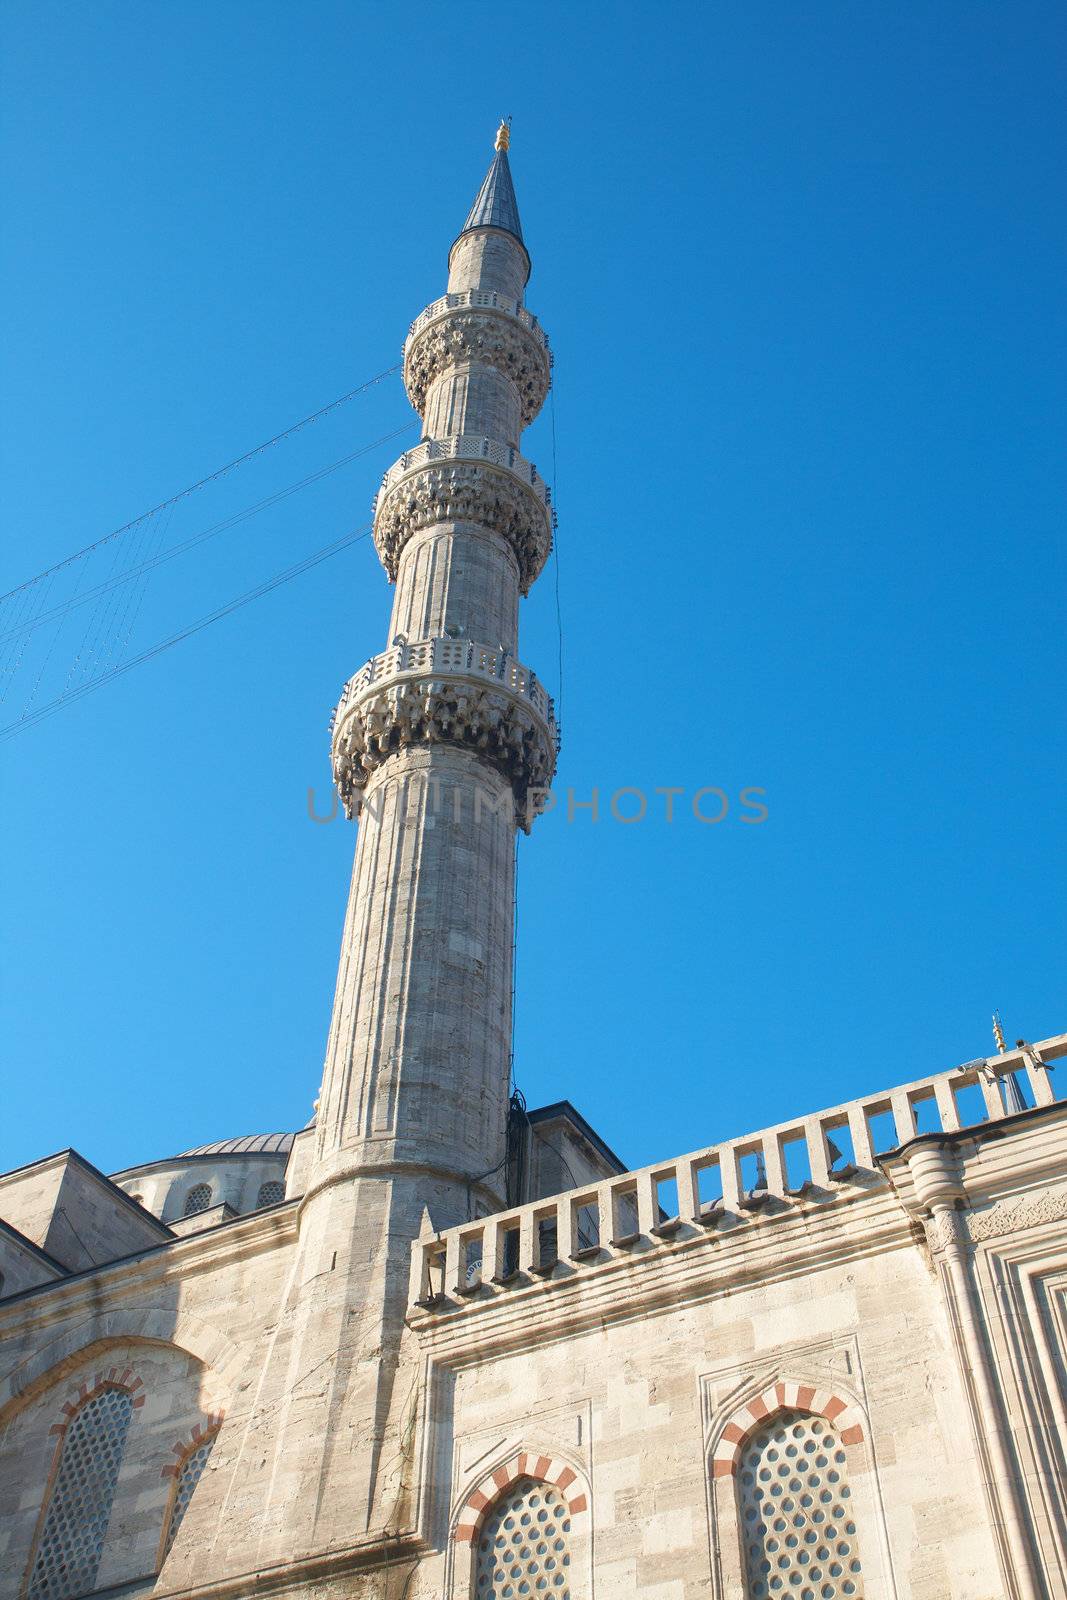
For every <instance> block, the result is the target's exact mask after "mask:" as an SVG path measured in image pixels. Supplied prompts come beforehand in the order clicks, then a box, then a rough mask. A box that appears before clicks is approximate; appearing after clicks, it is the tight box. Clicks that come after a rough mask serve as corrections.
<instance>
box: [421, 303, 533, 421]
mask: <svg viewBox="0 0 1067 1600" xmlns="http://www.w3.org/2000/svg"><path fill="white" fill-rule="evenodd" d="M474 361H480V362H482V363H484V364H485V365H486V366H491V367H496V369H497V371H498V372H502V373H503V374H504V376H505V377H506V378H510V379H511V381H512V383H513V384H514V385H515V388H516V389H517V390H518V394H519V404H520V406H521V408H522V409H521V415H522V426H523V427H524V428H528V427H529V426H530V423H531V422H532V421H533V420H534V418H535V417H536V416H537V413H538V412H539V411H540V409H541V407H542V406H543V405H544V403H545V396H546V395H547V393H548V386H549V382H550V380H551V373H550V369H549V360H548V350H547V348H546V347H545V344H544V341H543V340H542V339H540V338H538V337H537V335H536V334H535V333H533V332H532V330H531V329H529V328H526V327H524V326H523V324H522V323H521V322H519V321H518V319H517V318H515V317H511V316H508V314H507V313H506V312H503V311H488V310H487V311H471V310H460V309H456V310H453V311H450V312H448V313H447V314H446V315H444V316H442V317H439V318H438V319H437V320H436V321H435V322H431V323H430V324H429V325H428V326H427V327H425V328H423V329H421V330H420V331H419V332H418V333H417V334H415V336H414V337H413V338H412V340H411V342H410V343H409V345H408V347H407V351H406V353H405V356H404V385H405V387H406V389H407V392H408V398H409V399H410V401H411V403H412V405H413V406H414V407H415V410H416V411H417V412H418V413H419V415H420V416H422V415H423V414H424V413H425V410H426V395H427V392H428V390H429V387H430V385H431V384H432V383H433V382H434V381H435V379H437V378H440V377H441V376H442V375H443V374H444V373H446V372H448V371H450V370H451V369H452V368H453V367H458V366H462V365H465V364H466V363H468V362H474Z"/></svg>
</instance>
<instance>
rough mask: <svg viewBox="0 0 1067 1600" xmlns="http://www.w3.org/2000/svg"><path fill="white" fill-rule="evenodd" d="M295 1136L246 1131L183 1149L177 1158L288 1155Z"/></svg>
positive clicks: (177, 1159) (292, 1134)
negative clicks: (191, 1148) (212, 1142)
mask: <svg viewBox="0 0 1067 1600" xmlns="http://www.w3.org/2000/svg"><path fill="white" fill-rule="evenodd" d="M295 1138H296V1134H295V1133H246V1134H244V1135H243V1137H242V1138H240V1139H217V1140H216V1141H215V1143H214V1144H198V1145H197V1147H196V1149H195V1150H183V1151H182V1152H181V1154H180V1155H178V1156H176V1157H175V1160H176V1161H180V1160H182V1159H183V1157H185V1156H287V1155H288V1154H289V1152H290V1150H291V1149H292V1148H293V1140H294V1139H295Z"/></svg>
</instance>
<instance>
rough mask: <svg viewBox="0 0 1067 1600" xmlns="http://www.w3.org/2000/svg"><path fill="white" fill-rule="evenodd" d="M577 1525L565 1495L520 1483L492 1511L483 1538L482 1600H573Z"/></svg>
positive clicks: (478, 1580)
mask: <svg viewBox="0 0 1067 1600" xmlns="http://www.w3.org/2000/svg"><path fill="white" fill-rule="evenodd" d="M570 1529H571V1522H570V1516H569V1515H568V1512H567V1505H566V1502H565V1500H564V1499H563V1496H562V1495H561V1494H560V1492H559V1490H558V1489H557V1488H555V1486H554V1485H553V1484H550V1483H539V1482H537V1481H536V1480H535V1479H533V1478H520V1479H519V1480H518V1482H517V1483H514V1484H512V1486H511V1488H510V1489H509V1490H508V1491H507V1493H506V1494H505V1495H503V1496H502V1497H501V1498H500V1499H499V1500H498V1501H497V1502H496V1504H495V1505H494V1506H493V1507H492V1508H491V1509H490V1511H489V1513H488V1514H487V1516H486V1518H485V1521H484V1522H483V1523H482V1529H481V1532H480V1534H479V1535H478V1554H477V1561H476V1569H475V1570H476V1577H475V1583H474V1593H475V1595H476V1597H477V1600H498V1597H501V1600H503V1597H508V1600H510V1597H511V1596H513V1595H514V1596H518V1595H524V1596H525V1595H530V1596H531V1597H533V1596H537V1595H543V1596H544V1597H545V1600H549V1597H551V1600H570V1592H571V1591H570V1560H571V1558H570V1550H569V1549H568V1543H569V1541H568V1538H567V1535H568V1534H569V1533H570Z"/></svg>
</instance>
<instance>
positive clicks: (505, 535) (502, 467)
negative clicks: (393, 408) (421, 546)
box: [374, 433, 553, 594]
mask: <svg viewBox="0 0 1067 1600" xmlns="http://www.w3.org/2000/svg"><path fill="white" fill-rule="evenodd" d="M443 522H467V523H475V524H477V525H478V526H479V527H482V528H487V529H489V530H490V531H491V532H493V533H497V534H499V535H500V537H501V538H502V539H504V540H506V541H507V543H508V544H510V545H511V548H512V551H513V553H514V555H515V559H516V562H517V563H518V567H519V584H520V588H521V591H522V593H523V594H526V593H527V592H528V591H529V588H530V585H531V584H532V583H533V582H534V580H535V578H537V576H538V574H539V573H540V572H541V570H542V568H543V567H544V564H545V562H546V561H547V560H548V554H549V551H550V550H551V548H552V525H553V524H552V496H551V492H550V490H549V487H548V485H547V484H546V483H545V481H544V479H543V478H542V477H541V475H540V473H539V472H538V471H537V468H536V467H535V466H534V465H533V463H532V462H530V461H527V460H526V459H525V457H523V456H521V455H520V454H519V452H518V451H517V450H516V449H515V448H514V446H513V445H509V444H505V443H503V442H502V441H501V440H499V439H487V438H485V437H483V436H482V435H481V434H472V433H464V434H454V435H452V436H451V437H449V438H443V439H424V440H423V441H422V443H421V444H417V445H416V446H415V447H414V448H413V449H411V450H406V451H405V452H404V454H403V455H402V456H401V457H400V460H399V461H397V462H395V463H394V464H393V466H391V467H390V468H389V471H388V472H387V473H386V474H385V477H384V478H383V479H382V486H381V488H380V489H379V490H378V493H377V496H376V497H375V501H374V543H375V546H376V547H377V550H378V555H379V556H380V558H381V561H382V565H383V566H384V567H385V570H386V571H387V572H388V574H389V576H390V578H392V579H393V580H394V582H395V580H396V575H397V570H398V568H399V564H400V555H401V552H402V550H403V548H404V546H405V545H406V544H407V542H408V540H409V539H410V538H411V537H412V535H413V534H415V533H418V532H420V531H421V530H422V529H423V528H430V527H435V526H436V525H438V524H439V523H443Z"/></svg>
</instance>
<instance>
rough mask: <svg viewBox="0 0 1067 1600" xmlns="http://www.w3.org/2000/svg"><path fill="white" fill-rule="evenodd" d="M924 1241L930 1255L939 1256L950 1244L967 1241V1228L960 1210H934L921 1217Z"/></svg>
mask: <svg viewBox="0 0 1067 1600" xmlns="http://www.w3.org/2000/svg"><path fill="white" fill-rule="evenodd" d="M923 1227H924V1229H925V1230H926V1243H927V1245H928V1246H929V1248H930V1254H931V1255H932V1256H939V1255H941V1254H942V1252H943V1251H945V1250H947V1249H948V1248H949V1246H950V1245H954V1244H963V1245H965V1244H966V1243H967V1229H966V1225H965V1223H964V1218H963V1212H962V1211H943V1210H938V1211H935V1212H934V1213H933V1214H932V1215H931V1216H929V1217H924V1218H923Z"/></svg>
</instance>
